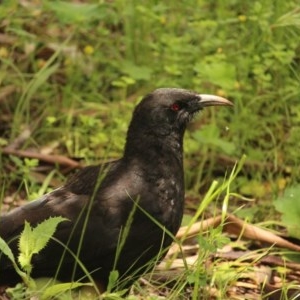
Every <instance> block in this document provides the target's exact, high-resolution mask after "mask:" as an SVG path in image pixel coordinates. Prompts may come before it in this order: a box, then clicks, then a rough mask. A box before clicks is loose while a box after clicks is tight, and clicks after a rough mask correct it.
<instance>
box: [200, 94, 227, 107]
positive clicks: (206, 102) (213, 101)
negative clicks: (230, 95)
mask: <svg viewBox="0 0 300 300" xmlns="http://www.w3.org/2000/svg"><path fill="white" fill-rule="evenodd" d="M198 96H199V97H200V99H199V104H200V105H201V106H203V107H205V106H215V105H222V106H226V105H227V106H233V103H232V102H231V101H229V100H227V99H225V98H223V97H220V96H215V95H206V94H199V95H198Z"/></svg>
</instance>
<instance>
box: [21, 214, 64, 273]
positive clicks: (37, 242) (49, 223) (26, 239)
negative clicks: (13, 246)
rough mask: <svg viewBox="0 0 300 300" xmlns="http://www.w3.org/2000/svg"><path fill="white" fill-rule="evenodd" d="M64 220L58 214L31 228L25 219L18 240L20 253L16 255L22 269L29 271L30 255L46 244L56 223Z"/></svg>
mask: <svg viewBox="0 0 300 300" xmlns="http://www.w3.org/2000/svg"><path fill="white" fill-rule="evenodd" d="M66 220H67V219H65V218H63V217H60V216H58V217H52V218H49V219H47V220H45V221H43V222H42V223H40V224H38V225H37V226H36V227H35V228H31V226H30V224H29V223H28V222H26V221H25V226H24V230H23V232H22V234H21V236H20V240H19V250H20V255H19V257H18V260H19V263H20V265H21V267H22V268H23V269H25V270H26V271H27V272H29V273H30V271H31V265H30V261H31V257H32V255H33V254H37V253H39V252H40V251H41V250H42V249H43V248H44V247H45V246H46V245H47V243H48V242H49V240H50V238H51V237H52V236H53V234H54V232H55V230H56V227H57V226H58V224H59V223H60V222H62V221H66Z"/></svg>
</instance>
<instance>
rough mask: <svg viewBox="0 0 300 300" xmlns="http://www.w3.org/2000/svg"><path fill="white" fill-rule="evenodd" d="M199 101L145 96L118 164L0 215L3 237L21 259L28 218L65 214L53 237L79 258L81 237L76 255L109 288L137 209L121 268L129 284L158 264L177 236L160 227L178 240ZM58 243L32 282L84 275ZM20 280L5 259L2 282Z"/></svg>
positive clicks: (38, 264)
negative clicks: (190, 130) (187, 152)
mask: <svg viewBox="0 0 300 300" xmlns="http://www.w3.org/2000/svg"><path fill="white" fill-rule="evenodd" d="M200 100H201V97H200V95H198V94H196V93H194V92H190V91H186V90H181V89H159V90H156V91H154V92H153V93H151V94H149V95H148V96H146V97H145V98H144V99H143V100H142V101H141V102H140V104H139V105H137V107H136V109H135V111H134V113H133V117H132V121H131V123H130V126H129V129H128V134H127V139H126V146H125V149H124V155H123V157H122V158H121V159H120V160H117V161H114V162H112V163H108V164H104V165H99V166H89V167H86V168H83V169H82V170H80V171H79V172H78V173H76V174H75V175H74V176H73V177H71V178H70V179H69V181H67V183H66V184H65V185H64V186H63V187H61V188H59V189H56V190H54V191H53V192H51V193H49V194H47V195H45V196H43V197H42V198H40V199H38V200H36V201H34V202H31V203H29V204H27V205H25V206H23V207H19V208H16V209H14V210H12V211H11V212H9V213H7V214H5V215H2V216H1V219H0V235H1V237H2V238H4V239H5V240H6V241H8V242H9V243H10V246H11V247H12V249H13V251H14V253H15V254H17V252H18V251H17V239H16V238H17V236H18V235H19V234H20V232H21V231H22V230H23V227H24V221H25V220H27V221H28V222H30V223H31V225H32V226H35V225H36V224H38V223H40V222H41V221H43V220H45V219H47V218H49V217H50V216H63V217H65V218H67V219H69V220H70V221H68V222H63V223H62V224H60V225H59V227H58V229H57V231H56V233H55V236H54V237H55V239H56V240H59V241H60V243H62V244H64V245H67V247H68V248H69V249H70V250H72V252H73V253H75V254H77V253H78V251H79V250H78V245H79V241H80V237H81V236H82V235H83V236H84V238H83V243H82V247H81V249H80V251H79V253H80V254H79V258H80V260H81V261H82V263H83V264H84V265H85V267H86V268H87V269H88V271H89V272H90V274H91V275H92V277H93V278H94V279H95V280H96V281H98V282H101V283H102V285H104V286H106V285H107V281H108V276H109V273H110V271H111V270H112V269H113V266H114V262H115V256H116V249H117V247H118V244H120V233H121V232H122V230H123V229H124V226H125V225H126V222H127V220H128V216H129V214H130V212H131V211H132V210H133V209H135V213H134V217H133V223H132V224H131V227H130V232H129V235H128V237H127V239H126V242H125V245H124V247H123V249H122V251H121V255H120V257H119V260H118V262H117V264H116V268H117V269H118V271H119V274H120V276H121V278H122V277H130V276H133V278H131V279H130V280H129V281H128V283H130V282H132V281H133V280H134V278H137V277H138V276H140V274H142V273H143V272H144V271H145V269H146V267H145V266H146V265H147V263H148V262H149V261H150V260H152V259H154V258H155V257H157V255H159V253H161V254H160V255H159V259H161V258H162V257H163V252H161V251H162V249H165V248H166V247H168V246H169V245H170V244H171V242H172V238H171V237H170V236H169V235H168V234H167V233H166V232H165V231H164V230H163V229H162V228H166V229H167V231H168V232H170V233H172V234H173V235H175V234H176V232H177V230H178V228H179V226H180V223H181V220H182V215H183V204H184V174H183V135H184V131H185V128H186V124H187V123H188V122H189V121H190V119H191V117H192V116H193V115H194V114H195V112H197V111H199V110H200V109H202V107H203V106H206V105H202V104H201V101H200ZM228 103H229V102H228ZM228 103H227V104H225V103H224V104H223V105H228ZM173 104H176V105H175V106H172V105H173ZM211 105H213V104H211ZM221 105H222V104H221ZM135 203H138V205H135ZM145 211H146V212H147V214H149V215H151V216H152V217H153V218H154V219H155V220H156V222H158V223H159V224H160V226H158V225H157V224H156V223H155V222H153V220H151V218H149V216H148V215H147V214H145ZM86 218H88V222H87V223H86V228H85V231H83V228H84V224H85V220H86ZM60 243H58V242H56V241H55V240H53V241H51V242H50V243H49V244H48V245H47V246H46V248H45V249H43V250H42V251H41V252H40V253H39V254H37V255H34V257H33V265H34V268H33V273H32V275H33V277H41V276H48V277H53V276H56V277H57V278H58V279H60V280H62V281H71V280H81V279H83V278H84V276H85V273H84V272H83V271H82V270H81V268H80V267H79V266H75V265H76V263H75V262H74V259H73V257H72V255H70V254H69V253H68V251H66V252H65V253H64V247H62V246H61V245H60ZM63 254H64V256H63V260H62V264H61V266H60V268H59V271H58V272H57V268H58V265H59V263H60V262H61V259H62V255H63ZM18 280H19V277H18V276H17V274H16V273H15V272H14V270H13V268H12V266H11V263H10V262H9V260H8V259H6V257H5V256H4V255H1V258H0V284H3V283H7V284H13V283H15V282H16V281H18Z"/></svg>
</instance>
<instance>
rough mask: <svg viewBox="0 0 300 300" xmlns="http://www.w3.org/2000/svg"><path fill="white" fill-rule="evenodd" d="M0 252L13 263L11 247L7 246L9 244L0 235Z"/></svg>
mask: <svg viewBox="0 0 300 300" xmlns="http://www.w3.org/2000/svg"><path fill="white" fill-rule="evenodd" d="M0 252H2V253H3V254H5V255H6V256H7V257H8V258H9V259H10V261H11V262H12V263H14V264H15V262H16V261H15V257H14V255H13V253H12V251H11V249H10V248H9V246H8V245H7V243H6V242H5V241H4V240H3V239H2V238H1V237H0Z"/></svg>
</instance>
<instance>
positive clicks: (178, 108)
mask: <svg viewBox="0 0 300 300" xmlns="http://www.w3.org/2000/svg"><path fill="white" fill-rule="evenodd" d="M170 108H171V109H172V110H174V111H178V110H180V105H179V104H178V103H173V104H172V105H171V106H170Z"/></svg>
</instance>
